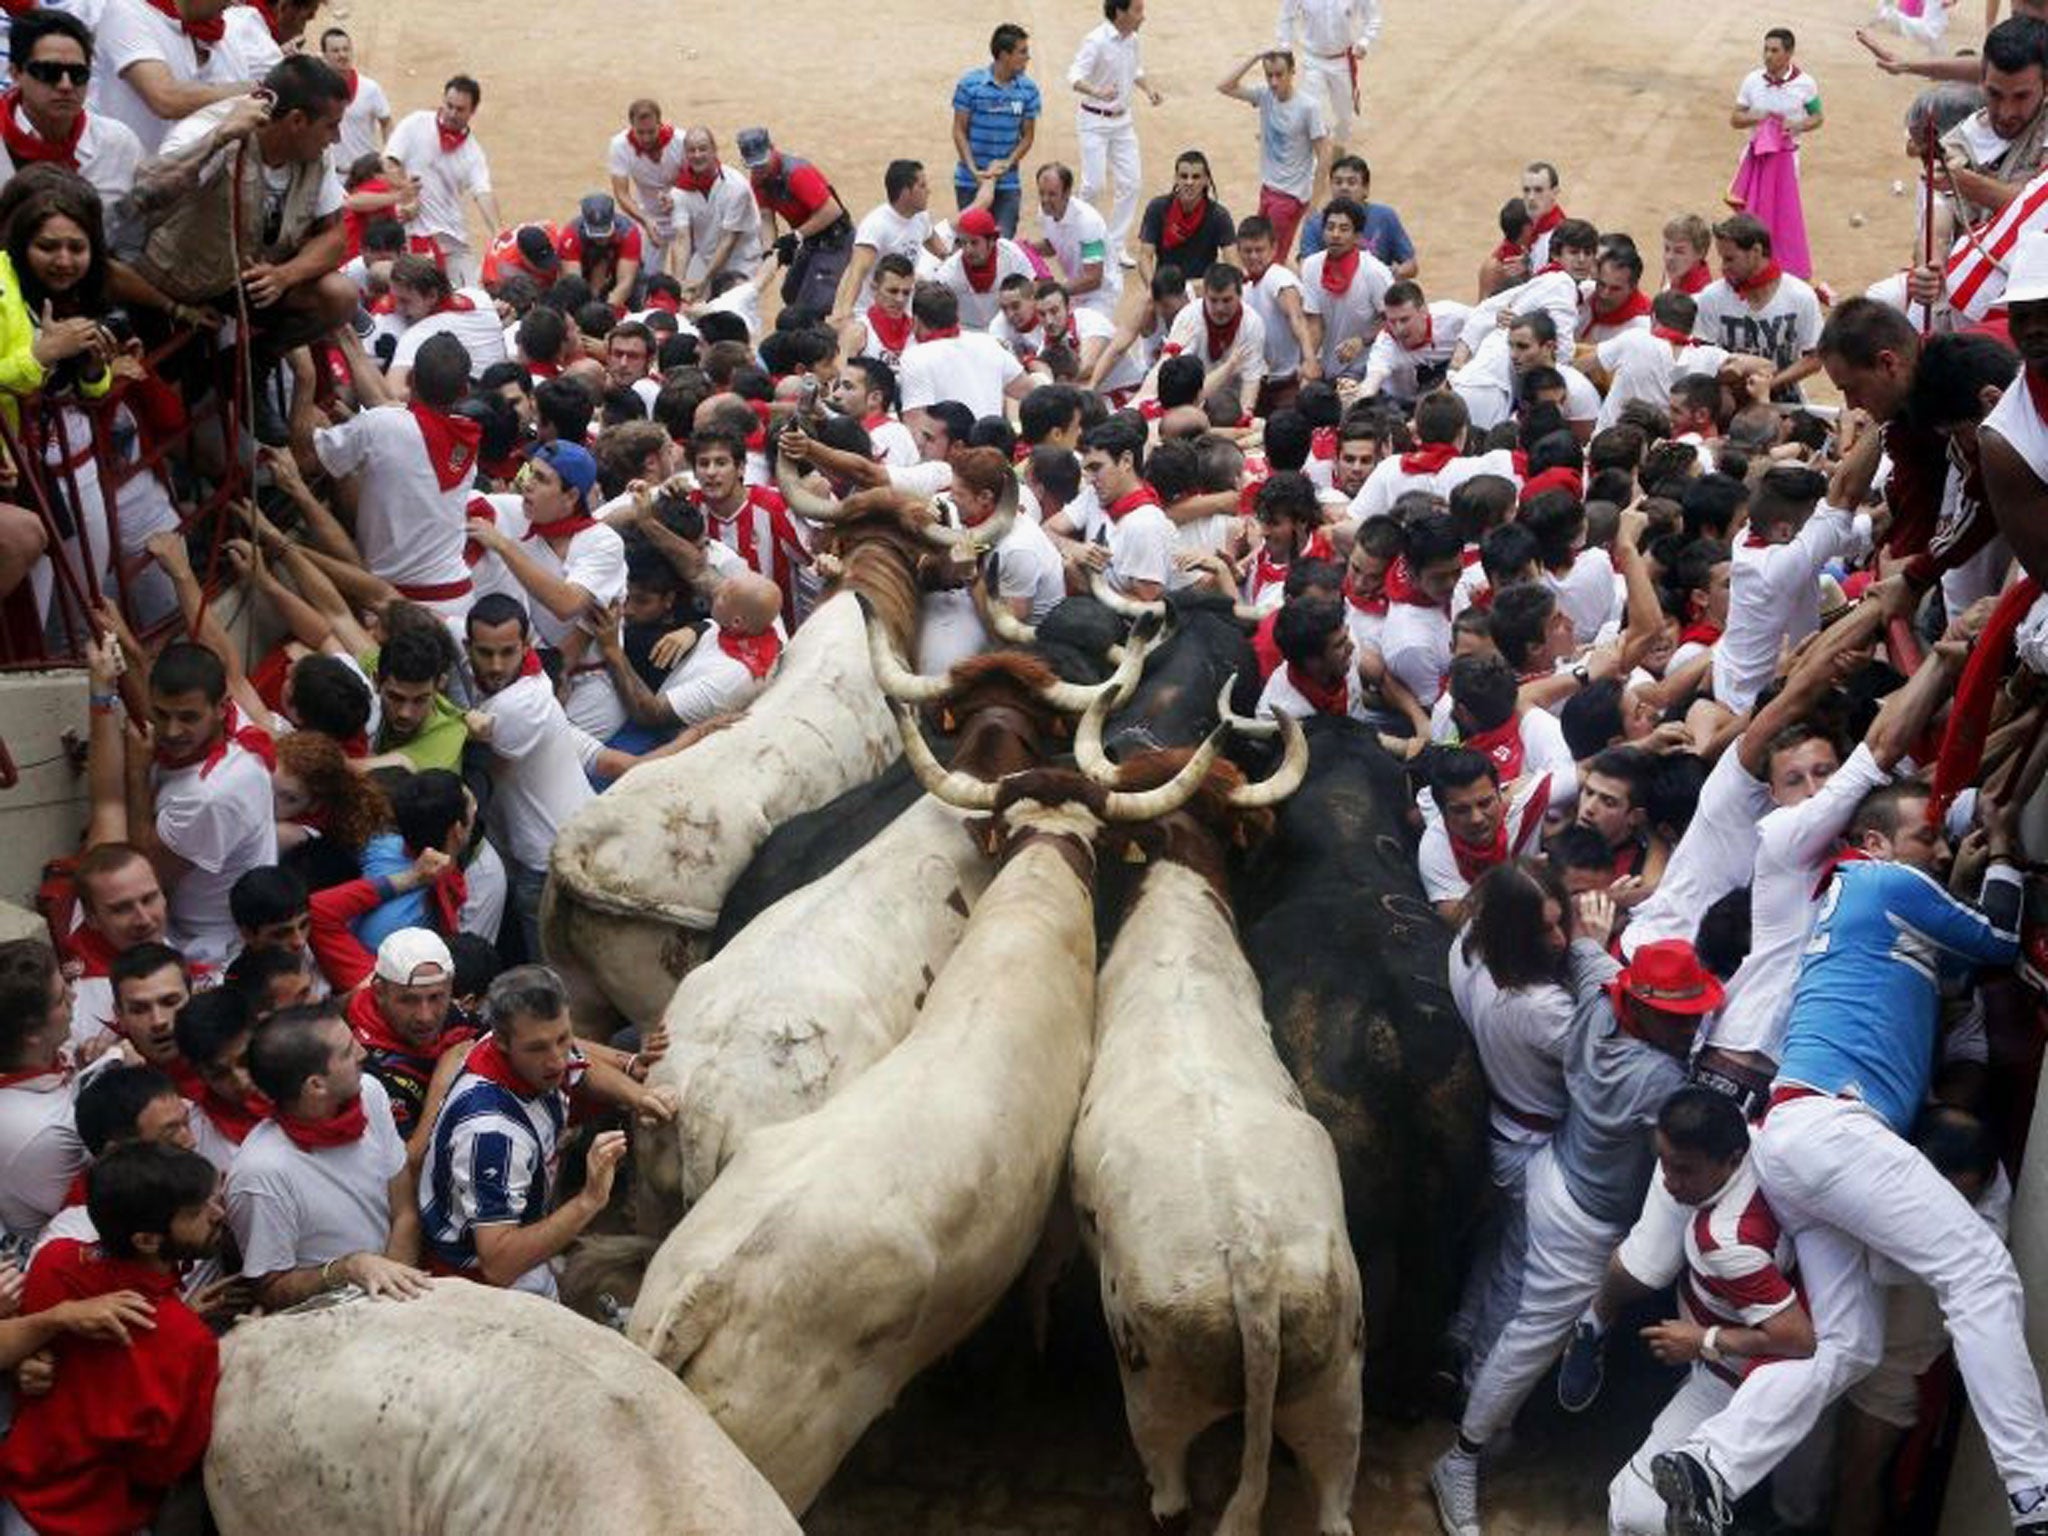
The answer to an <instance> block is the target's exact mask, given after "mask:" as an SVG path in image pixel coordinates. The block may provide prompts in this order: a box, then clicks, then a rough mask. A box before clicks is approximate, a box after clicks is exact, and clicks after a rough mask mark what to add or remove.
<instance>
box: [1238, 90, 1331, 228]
mask: <svg viewBox="0 0 2048 1536" xmlns="http://www.w3.org/2000/svg"><path fill="white" fill-rule="evenodd" d="M1248 94H1249V95H1250V97H1251V102H1252V105H1253V106H1254V107H1256V108H1257V109H1258V113H1259V180H1260V183H1261V184H1262V185H1263V186H1267V187H1271V188H1272V189H1273V190H1274V191H1275V192H1283V193H1285V194H1286V195H1287V196H1289V197H1292V198H1295V199H1297V200H1298V201H1300V202H1304V203H1305V202H1307V201H1308V199H1309V196H1310V194H1312V193H1313V192H1314V191H1315V189H1316V145H1318V144H1320V143H1321V142H1322V141H1323V140H1325V139H1327V138H1328V137H1329V136H1330V119H1329V115H1328V114H1327V113H1326V112H1325V111H1324V110H1323V97H1322V93H1321V92H1320V91H1307V90H1303V89H1302V88H1301V84H1300V82H1299V81H1297V82H1296V83H1295V87H1294V92H1293V94H1292V95H1290V96H1289V97H1288V98H1287V99H1286V100H1285V101H1282V100H1281V99H1280V98H1279V97H1278V96H1276V95H1274V94H1273V88H1272V87H1271V86H1268V85H1258V86H1254V87H1252V89H1251V90H1250V92H1249V93H1248Z"/></svg>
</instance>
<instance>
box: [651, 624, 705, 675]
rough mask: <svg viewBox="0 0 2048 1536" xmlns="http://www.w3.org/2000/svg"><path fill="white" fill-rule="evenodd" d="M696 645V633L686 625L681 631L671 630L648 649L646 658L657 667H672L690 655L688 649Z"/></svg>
mask: <svg viewBox="0 0 2048 1536" xmlns="http://www.w3.org/2000/svg"><path fill="white" fill-rule="evenodd" d="M696 643H697V631H696V630H694V629H691V628H690V627H689V626H688V625H687V624H686V625H684V626H683V627H682V628H681V629H672V630H670V631H669V632H668V633H667V634H665V635H663V636H662V637H661V638H660V639H659V640H657V641H655V642H654V644H653V645H652V646H651V647H650V648H649V649H648V652H647V656H648V659H649V660H650V661H652V662H653V663H654V664H655V665H656V666H657V667H673V666H674V665H675V664H676V663H677V662H679V661H681V660H682V659H683V658H684V657H685V656H687V655H689V654H690V647H691V646H693V645H695V644H696Z"/></svg>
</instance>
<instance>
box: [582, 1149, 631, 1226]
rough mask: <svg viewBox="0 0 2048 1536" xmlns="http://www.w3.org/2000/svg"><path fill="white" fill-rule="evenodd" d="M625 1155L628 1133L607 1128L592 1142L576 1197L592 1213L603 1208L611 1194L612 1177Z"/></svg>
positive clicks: (608, 1201)
mask: <svg viewBox="0 0 2048 1536" xmlns="http://www.w3.org/2000/svg"><path fill="white" fill-rule="evenodd" d="M625 1159H626V1133H625V1132H624V1131H605V1132H604V1133H602V1134H601V1135H599V1136H598V1138H597V1139H596V1140H595V1141H593V1142H591V1144H590V1156H589V1157H588V1158H586V1159H585V1160H584V1164H583V1187H582V1188H581V1189H579V1190H578V1191H577V1192H576V1199H577V1200H579V1201H580V1202H582V1204H583V1206H584V1208H585V1209H586V1210H588V1211H591V1212H593V1213H595V1212H598V1211H601V1210H603V1209H604V1208H605V1206H606V1205H607V1204H609V1203H610V1201H611V1198H612V1179H613V1177H614V1176H615V1175H616V1174H617V1173H618V1171H619V1164H620V1163H622V1162H624V1161H625Z"/></svg>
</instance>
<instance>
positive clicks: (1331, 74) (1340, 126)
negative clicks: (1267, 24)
mask: <svg viewBox="0 0 2048 1536" xmlns="http://www.w3.org/2000/svg"><path fill="white" fill-rule="evenodd" d="M1295 57H1296V58H1297V59H1300V60H1301V62H1302V65H1303V68H1304V71H1305V74H1306V78H1307V82H1308V88H1309V89H1310V90H1312V91H1320V92H1321V93H1322V97H1323V111H1324V113H1325V114H1326V115H1327V116H1328V118H1329V122H1330V142H1331V143H1332V144H1335V145H1340V146H1346V145H1349V144H1350V142H1351V125H1352V123H1354V122H1355V121H1356V120H1357V117H1358V114H1357V113H1355V112H1353V111H1352V110H1351V64H1350V61H1349V60H1347V59H1341V58H1338V59H1325V58H1320V57H1318V56H1317V55H1315V54H1312V53H1310V54H1303V53H1301V52H1299V51H1297V52H1296V54H1295ZM1337 152H1338V151H1332V153H1337Z"/></svg>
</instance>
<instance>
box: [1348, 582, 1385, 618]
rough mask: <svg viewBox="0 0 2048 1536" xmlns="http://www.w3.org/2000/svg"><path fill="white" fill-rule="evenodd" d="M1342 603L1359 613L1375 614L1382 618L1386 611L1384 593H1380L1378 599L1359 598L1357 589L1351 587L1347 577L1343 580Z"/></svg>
mask: <svg viewBox="0 0 2048 1536" xmlns="http://www.w3.org/2000/svg"><path fill="white" fill-rule="evenodd" d="M1344 601H1345V602H1347V603H1349V604H1350V605H1351V606H1352V607H1354V608H1356V609H1357V610H1358V611H1359V612H1360V613H1375V614H1380V615H1382V616H1384V615H1385V613H1386V611H1387V595H1386V593H1384V592H1382V593H1381V594H1380V595H1379V596H1378V597H1361V596H1359V594H1358V589H1357V588H1356V587H1354V586H1352V585H1351V578H1350V577H1349V576H1346V577H1345V578H1344Z"/></svg>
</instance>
